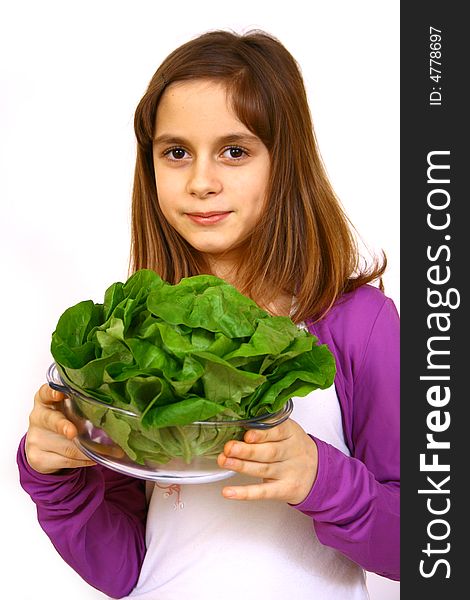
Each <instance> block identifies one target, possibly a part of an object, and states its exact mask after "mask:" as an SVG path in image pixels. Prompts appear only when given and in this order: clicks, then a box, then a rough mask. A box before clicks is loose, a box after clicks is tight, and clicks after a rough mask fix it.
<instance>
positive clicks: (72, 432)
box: [32, 406, 78, 440]
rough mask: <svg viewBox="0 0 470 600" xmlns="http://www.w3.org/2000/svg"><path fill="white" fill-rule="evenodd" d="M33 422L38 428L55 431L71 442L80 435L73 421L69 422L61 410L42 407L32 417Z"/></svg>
mask: <svg viewBox="0 0 470 600" xmlns="http://www.w3.org/2000/svg"><path fill="white" fill-rule="evenodd" d="M32 420H34V422H35V425H36V426H38V427H43V428H44V429H48V430H49V431H54V432H55V433H58V434H59V435H63V436H65V437H66V438H67V439H69V440H71V439H73V438H74V437H75V436H76V435H77V433H78V431H77V428H76V427H75V425H74V424H73V423H72V421H69V420H68V419H67V418H66V417H65V415H64V414H63V413H62V412H61V411H60V410H53V409H51V408H47V407H45V406H40V407H38V410H36V411H35V414H34V415H32Z"/></svg>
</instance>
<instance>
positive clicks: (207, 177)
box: [187, 160, 223, 198]
mask: <svg viewBox="0 0 470 600" xmlns="http://www.w3.org/2000/svg"><path fill="white" fill-rule="evenodd" d="M222 187H223V186H222V181H221V180H220V177H219V176H218V174H217V166H216V165H214V164H212V162H211V161H210V160H195V161H194V163H193V165H192V168H191V170H190V174H189V178H188V182H187V192H188V193H189V194H191V196H196V197H197V198H206V197H208V196H213V195H215V194H218V193H220V192H221V191H222Z"/></svg>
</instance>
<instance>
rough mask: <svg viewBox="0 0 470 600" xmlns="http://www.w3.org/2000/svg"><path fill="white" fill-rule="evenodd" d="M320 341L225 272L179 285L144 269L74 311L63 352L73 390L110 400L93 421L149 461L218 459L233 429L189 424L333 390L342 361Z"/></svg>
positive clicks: (61, 340)
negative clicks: (337, 363) (205, 456)
mask: <svg viewBox="0 0 470 600" xmlns="http://www.w3.org/2000/svg"><path fill="white" fill-rule="evenodd" d="M317 342H318V340H317V338H316V337H315V336H313V335H311V334H310V333H309V332H307V331H305V330H302V329H299V328H298V327H297V326H296V325H295V324H294V323H293V322H292V321H291V320H290V319H289V318H287V317H272V316H270V315H269V314H268V313H267V312H265V311H264V310H262V309H261V308H260V307H259V306H258V305H257V304H256V303H255V302H253V300H251V299H250V298H247V297H246V296H244V295H243V294H241V293H240V292H238V291H237V290H236V288H234V287H233V286H231V285H229V284H228V283H226V282H225V281H223V280H222V279H219V278H218V277H214V276H212V275H197V276H195V277H187V278H185V279H182V280H181V281H180V282H179V283H178V284H176V285H170V284H168V283H166V282H164V281H163V280H162V279H161V278H160V277H159V276H158V275H157V274H156V273H155V272H154V271H152V270H149V269H141V270H139V271H137V272H135V273H134V274H133V275H132V276H131V277H130V278H129V279H128V280H127V281H126V282H125V283H122V282H116V283H114V284H112V285H111V286H110V287H108V289H107V290H106V291H105V294H104V300H103V303H102V304H95V303H94V302H93V301H92V300H86V301H83V302H79V303H78V304H76V305H74V306H72V307H70V308H68V309H67V310H66V311H65V312H64V313H63V314H62V315H61V317H60V318H59V320H58V323H57V326H56V329H55V331H54V332H53V334H52V340H51V353H52V356H53V357H54V360H55V362H56V364H57V368H58V370H59V373H60V375H61V376H62V378H63V380H64V382H65V383H67V384H68V385H69V386H71V387H72V388H73V389H75V390H77V391H79V392H81V393H82V394H84V395H87V396H90V397H91V398H94V399H96V400H99V401H100V402H102V403H104V405H103V406H104V408H103V406H101V407H94V406H91V405H90V406H88V407H87V406H85V404H86V403H82V404H83V405H82V406H81V409H82V412H83V413H84V414H85V416H86V417H87V418H89V419H90V420H91V421H92V423H93V424H94V425H95V426H96V427H101V428H103V429H104V430H105V431H106V433H107V434H108V435H109V436H110V437H111V438H112V439H113V440H114V441H115V442H116V443H117V444H118V445H119V446H120V447H121V448H122V449H123V451H124V452H125V453H126V454H127V455H128V456H129V457H131V458H132V460H135V461H137V462H140V463H143V462H144V461H146V460H153V461H156V462H166V461H168V460H170V458H171V457H173V456H179V457H182V458H183V459H184V460H189V459H190V457H191V456H194V455H198V454H203V453H204V454H206V453H210V452H212V451H213V453H214V455H216V454H217V448H219V451H220V448H221V447H222V446H223V443H224V441H227V440H228V439H231V438H230V436H231V435H233V434H234V431H232V430H231V428H227V429H226V430H224V432H223V433H221V432H220V431H218V430H217V429H216V428H214V429H212V430H210V429H209V430H208V428H199V429H198V428H197V427H196V428H194V431H193V429H191V428H190V429H186V428H185V426H187V425H188V424H190V423H192V422H194V421H204V420H212V419H224V418H225V419H248V418H251V417H255V416H259V415H261V414H266V413H274V412H277V411H279V410H280V409H281V408H282V407H283V406H284V404H285V403H286V402H287V400H288V399H289V398H291V397H292V396H304V395H306V394H308V393H309V392H311V391H313V390H315V389H317V388H321V389H325V388H327V387H330V386H331V385H332V383H333V380H334V376H335V370H336V368H335V361H334V357H333V355H332V354H331V352H330V351H329V350H328V348H327V347H326V346H325V345H318V343H317ZM106 405H109V406H110V407H117V408H126V409H128V410H130V411H132V412H134V413H136V414H137V415H138V418H137V419H135V418H132V417H126V415H124V414H120V413H113V411H111V410H109V409H106ZM191 432H192V433H191ZM220 444H222V446H220Z"/></svg>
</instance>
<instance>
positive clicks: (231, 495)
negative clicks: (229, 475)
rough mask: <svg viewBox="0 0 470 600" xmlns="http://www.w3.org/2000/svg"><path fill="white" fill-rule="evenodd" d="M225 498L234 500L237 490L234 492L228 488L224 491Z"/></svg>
mask: <svg viewBox="0 0 470 600" xmlns="http://www.w3.org/2000/svg"><path fill="white" fill-rule="evenodd" d="M224 496H225V497H226V498H233V497H234V496H236V493H235V490H232V488H226V489H225V490H224Z"/></svg>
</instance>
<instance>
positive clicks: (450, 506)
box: [400, 0, 470, 600]
mask: <svg viewBox="0 0 470 600" xmlns="http://www.w3.org/2000/svg"><path fill="white" fill-rule="evenodd" d="M462 7H464V3H457V2H447V3H444V2H436V1H434V0H432V1H429V2H419V3H411V2H408V3H405V2H402V3H401V53H400V63H401V90H400V92H401V107H400V111H401V163H400V164H401V278H402V282H401V298H402V302H401V332H402V333H401V336H402V342H401V365H402V373H401V377H402V379H401V381H402V385H401V398H402V399H401V406H402V408H401V423H402V429H401V431H402V434H401V435H402V438H401V439H402V448H401V462H402V502H401V514H402V546H401V548H402V550H401V565H402V568H401V571H402V578H401V582H402V583H401V598H403V599H405V600H407V599H408V598H409V599H414V598H421V597H422V598H426V600H433V599H434V598H436V599H439V600H441V599H442V598H449V599H450V598H460V597H462V596H461V594H463V595H464V596H465V595H466V594H465V592H460V591H458V590H462V589H463V590H465V589H468V584H467V581H466V580H467V573H468V572H469V569H470V567H469V566H468V565H467V564H466V563H468V560H467V554H468V552H467V550H466V548H465V542H466V538H467V531H470V527H468V521H469V519H470V515H468V513H469V512H470V511H469V510H468V507H470V501H469V499H468V495H467V494H468V493H467V491H466V487H467V486H466V482H467V479H468V476H467V472H470V468H469V466H467V464H468V463H469V462H470V461H468V459H467V458H466V456H467V452H468V451H467V448H468V443H469V442H470V435H469V434H468V433H466V429H467V423H469V421H468V413H469V411H468V405H469V403H470V393H469V387H470V386H469V385H468V382H467V380H468V379H469V378H468V377H466V375H467V373H468V375H469V376H470V351H469V350H468V342H467V337H469V336H468V335H467V333H466V332H470V327H469V326H468V317H467V315H466V312H467V307H468V297H469V290H468V287H469V286H468V275H467V272H468V268H467V264H466V263H467V260H468V259H469V258H470V252H469V245H468V244H469V243H470V227H469V226H468V225H467V221H466V216H465V213H466V212H468V211H467V210H466V205H467V204H470V201H469V200H470V198H469V194H468V191H467V189H466V187H467V186H466V177H467V173H468V172H470V153H469V152H468V150H467V148H466V145H467V139H469V140H470V138H469V133H470V132H469V127H468V116H467V114H468V112H469V111H470V107H468V106H467V107H465V108H464V103H466V104H468V103H467V99H466V96H465V92H464V88H465V87H467V85H466V82H467V79H468V67H467V65H466V60H465V59H466V58H467V56H469V55H470V52H469V50H468V40H469V38H470V35H469V30H468V24H467V22H466V20H465V18H464V15H463V8H462ZM430 27H433V28H434V30H430ZM433 34H434V37H431V35H433ZM439 43H440V47H439ZM431 44H434V46H433V47H431ZM431 52H438V53H436V54H433V55H431V54H430V53H431ZM431 58H432V59H433V60H435V61H436V62H433V63H430V59H431ZM438 63H441V64H438ZM430 66H432V67H433V68H435V69H437V70H436V71H432V72H430ZM438 71H440V73H439V72H438ZM430 75H433V76H434V77H435V76H436V75H440V76H439V77H435V79H431V78H430ZM446 167H448V168H446ZM469 223H470V220H469ZM446 304H447V306H446ZM433 315H434V316H433ZM440 429H441V431H439V430H440ZM428 435H432V437H431V438H428V437H427V436H428ZM430 440H431V441H430ZM428 443H430V444H431V447H427V444H428ZM433 444H434V447H432V445H433ZM447 444H449V447H447ZM420 455H423V458H422V461H423V462H422V464H421V465H420ZM433 461H434V462H435V463H436V464H435V466H434V467H433V466H432V464H433ZM447 466H448V468H449V470H446V468H447ZM431 469H434V470H431ZM447 478H448V479H447ZM419 490H422V491H421V492H419Z"/></svg>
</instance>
